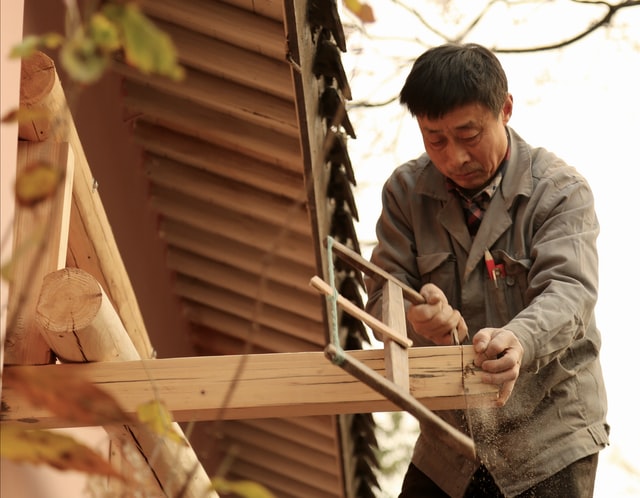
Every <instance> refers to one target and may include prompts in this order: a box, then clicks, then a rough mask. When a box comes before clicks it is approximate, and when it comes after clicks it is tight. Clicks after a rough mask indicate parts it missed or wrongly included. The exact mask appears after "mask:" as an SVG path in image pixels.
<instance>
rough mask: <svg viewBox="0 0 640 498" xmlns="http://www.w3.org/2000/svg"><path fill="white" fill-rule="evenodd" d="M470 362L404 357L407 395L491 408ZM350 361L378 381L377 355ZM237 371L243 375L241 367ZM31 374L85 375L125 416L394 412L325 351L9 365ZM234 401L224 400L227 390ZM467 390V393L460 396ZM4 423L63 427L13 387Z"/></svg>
mask: <svg viewBox="0 0 640 498" xmlns="http://www.w3.org/2000/svg"><path fill="white" fill-rule="evenodd" d="M461 350H462V355H463V361H464V362H465V365H471V363H472V362H473V348H472V346H438V347H422V348H411V349H410V350H409V379H410V380H409V386H410V393H411V394H412V395H413V397H415V398H416V399H417V400H418V401H419V402H420V403H421V404H423V405H424V406H426V407H427V408H429V409H431V410H445V409H463V408H466V407H467V406H470V407H480V406H483V407H492V406H496V400H497V388H496V386H492V385H489V384H483V383H482V382H481V380H480V376H478V375H475V370H474V369H469V372H465V376H466V377H465V387H464V389H463V386H462V379H461V374H460V351H461ZM348 353H349V355H351V356H353V357H354V358H356V359H357V360H358V361H360V362H362V363H364V364H365V365H367V366H368V367H369V368H371V369H372V370H374V371H376V372H378V373H379V374H380V375H381V376H383V377H384V370H385V360H384V352H383V351H382V350H358V351H349V352H348ZM241 366H242V368H240V367H241ZM9 368H16V369H29V368H31V369H35V370H33V371H34V372H35V373H37V375H38V376H42V377H43V378H44V377H46V376H48V375H50V374H51V373H52V372H53V369H57V371H59V372H62V373H64V375H68V376H70V377H73V376H83V377H84V378H86V379H88V380H90V381H91V382H93V383H95V384H96V386H98V387H99V388H102V389H104V390H105V391H106V392H107V393H109V394H111V395H113V396H114V398H115V399H116V400H117V401H118V402H119V403H120V405H121V407H122V408H123V410H124V411H125V412H126V413H130V414H133V413H134V412H135V410H136V407H137V406H138V405H140V404H141V403H144V402H146V401H149V400H150V399H153V398H154V397H155V396H157V397H158V398H159V399H161V400H162V401H163V402H164V403H165V405H166V406H167V408H168V409H169V410H170V411H171V412H172V414H173V416H174V418H175V420H177V421H178V422H180V421H198V420H216V419H218V418H220V417H222V418H224V419H253V418H269V417H296V416H306V415H328V414H341V413H367V412H378V411H397V410H399V408H398V406H397V405H395V404H394V403H393V402H391V401H390V400H388V399H387V398H385V397H384V396H383V395H382V394H380V393H378V392H377V391H375V390H374V389H372V388H370V387H369V386H367V385H365V384H363V383H362V382H360V381H358V380H357V379H355V378H354V377H353V376H351V375H350V374H348V373H347V372H345V371H343V370H342V369H340V368H336V366H335V365H333V364H331V363H330V362H329V361H327V359H326V357H325V355H324V353H323V352H304V353H273V354H253V355H246V356H242V355H229V356H213V357H197V358H171V359H156V360H141V361H125V362H102V363H86V364H64V365H41V366H37V367H35V366H34V367H31V366H15V367H9ZM231 388H233V389H234V392H233V396H231V399H230V401H229V402H228V404H227V406H223V400H224V398H225V395H226V393H227V391H228V390H229V389H231ZM465 390H466V394H465ZM2 407H3V408H2V423H3V424H4V423H24V424H28V425H29V427H68V426H69V422H68V421H65V420H60V419H59V418H57V417H54V416H52V415H51V414H50V413H49V412H48V411H47V410H45V409H43V408H38V407H33V406H31V405H30V404H28V403H27V402H26V401H24V400H23V399H21V398H20V397H19V395H18V393H17V392H15V391H14V390H13V389H12V388H11V386H6V387H5V388H4V389H3V392H2Z"/></svg>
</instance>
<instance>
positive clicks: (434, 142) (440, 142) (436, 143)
mask: <svg viewBox="0 0 640 498" xmlns="http://www.w3.org/2000/svg"><path fill="white" fill-rule="evenodd" d="M445 143H446V142H445V141H444V140H430V141H429V145H431V147H435V148H436V149H439V148H440V147H444V144H445Z"/></svg>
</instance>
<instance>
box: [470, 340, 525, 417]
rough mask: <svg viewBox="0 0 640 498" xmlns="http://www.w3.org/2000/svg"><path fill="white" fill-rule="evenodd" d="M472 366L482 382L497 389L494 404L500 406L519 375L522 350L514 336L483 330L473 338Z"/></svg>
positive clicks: (509, 394)
mask: <svg viewBox="0 0 640 498" xmlns="http://www.w3.org/2000/svg"><path fill="white" fill-rule="evenodd" d="M473 347H474V350H475V353H476V356H475V359H474V364H475V365H476V366H477V367H480V368H482V370H483V371H484V373H483V375H482V382H484V383H486V384H495V385H498V386H500V394H499V396H498V405H499V406H503V405H504V404H505V403H506V402H507V400H508V399H509V396H511V393H512V392H513V387H514V386H515V384H516V380H517V379H518V376H519V375H520V365H521V364H522V356H523V354H524V349H523V348H522V344H520V341H519V340H518V338H517V337H516V335H515V334H514V333H513V332H511V331H510V330H507V329H494V328H486V329H481V330H479V331H478V332H477V333H476V335H475V336H473Z"/></svg>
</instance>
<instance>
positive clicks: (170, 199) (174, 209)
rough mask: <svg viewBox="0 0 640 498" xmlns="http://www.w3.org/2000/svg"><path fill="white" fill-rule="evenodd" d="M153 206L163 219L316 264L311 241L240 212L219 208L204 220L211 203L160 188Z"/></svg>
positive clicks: (154, 190)
mask: <svg viewBox="0 0 640 498" xmlns="http://www.w3.org/2000/svg"><path fill="white" fill-rule="evenodd" d="M151 196H152V203H153V206H154V208H156V209H157V210H158V212H159V213H160V214H161V215H162V217H165V218H169V219H172V220H175V221H176V222H179V223H184V224H186V225H189V226H194V227H197V228H198V229H200V230H202V231H204V232H210V233H212V234H217V235H222V236H224V237H226V238H228V239H231V240H235V241H238V242H241V243H243V244H246V245H248V246H250V247H254V248H256V249H259V250H261V251H266V252H267V253H269V254H273V255H274V257H275V256H280V257H282V258H287V259H291V260H292V261H296V262H298V263H301V264H303V265H310V264H313V262H314V256H315V254H314V250H313V245H312V241H311V238H309V237H305V236H303V235H301V234H298V233H295V232H291V231H288V230H286V227H285V228H283V227H282V226H281V225H280V226H279V225H274V224H272V223H265V222H260V221H258V220H253V219H247V218H246V217H243V216H240V215H239V214H238V213H236V212H233V211H229V210H227V209H226V208H225V209H219V210H218V212H217V213H216V216H214V217H204V216H202V213H203V212H205V210H206V209H207V203H204V202H201V201H197V200H193V199H189V198H187V197H185V196H183V195H179V194H177V193H176V192H173V191H168V190H166V189H163V188H161V187H158V186H152V188H151Z"/></svg>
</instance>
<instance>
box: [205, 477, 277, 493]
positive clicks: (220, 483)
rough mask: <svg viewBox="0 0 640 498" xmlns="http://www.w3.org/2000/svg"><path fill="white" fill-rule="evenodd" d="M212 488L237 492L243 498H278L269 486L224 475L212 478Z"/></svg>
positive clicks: (221, 491)
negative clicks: (230, 478) (228, 477)
mask: <svg viewBox="0 0 640 498" xmlns="http://www.w3.org/2000/svg"><path fill="white" fill-rule="evenodd" d="M211 488H212V489H214V490H215V491H219V492H220V493H235V494H236V495H238V496H241V497H243V498H276V497H275V495H274V494H273V493H272V492H271V491H269V490H268V489H267V488H265V487H264V486H262V485H261V484H258V483H257V482H253V481H229V480H227V479H225V478H224V477H214V478H213V479H211Z"/></svg>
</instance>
